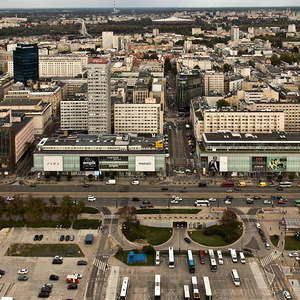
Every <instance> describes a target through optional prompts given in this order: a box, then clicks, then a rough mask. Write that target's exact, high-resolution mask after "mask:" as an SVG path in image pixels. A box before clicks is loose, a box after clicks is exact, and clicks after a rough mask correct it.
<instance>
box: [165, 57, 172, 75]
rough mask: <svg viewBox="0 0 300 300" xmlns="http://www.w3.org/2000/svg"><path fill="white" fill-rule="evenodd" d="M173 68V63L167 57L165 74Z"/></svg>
mask: <svg viewBox="0 0 300 300" xmlns="http://www.w3.org/2000/svg"><path fill="white" fill-rule="evenodd" d="M171 69H172V64H171V61H170V58H169V57H166V58H165V63H164V72H165V75H167V74H168V73H169V72H171Z"/></svg>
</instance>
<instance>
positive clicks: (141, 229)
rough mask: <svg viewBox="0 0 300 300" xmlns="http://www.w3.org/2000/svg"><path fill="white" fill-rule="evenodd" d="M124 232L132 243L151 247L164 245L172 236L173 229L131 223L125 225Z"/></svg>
mask: <svg viewBox="0 0 300 300" xmlns="http://www.w3.org/2000/svg"><path fill="white" fill-rule="evenodd" d="M122 232H123V234H124V235H125V237H126V238H127V239H128V240H129V241H131V242H142V243H149V244H150V245H160V244H163V243H165V242H166V241H168V240H169V239H170V238H171V236H172V229H171V228H162V227H150V226H144V225H140V224H139V223H129V222H125V223H123V226H122Z"/></svg>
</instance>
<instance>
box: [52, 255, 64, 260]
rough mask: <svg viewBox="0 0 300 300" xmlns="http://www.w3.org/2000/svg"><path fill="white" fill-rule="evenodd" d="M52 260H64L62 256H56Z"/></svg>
mask: <svg viewBox="0 0 300 300" xmlns="http://www.w3.org/2000/svg"><path fill="white" fill-rule="evenodd" d="M54 259H59V260H63V259H64V258H63V257H62V256H59V255H56V256H54Z"/></svg>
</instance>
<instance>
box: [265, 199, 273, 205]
mask: <svg viewBox="0 0 300 300" xmlns="http://www.w3.org/2000/svg"><path fill="white" fill-rule="evenodd" d="M264 204H273V201H272V200H269V199H266V200H264Z"/></svg>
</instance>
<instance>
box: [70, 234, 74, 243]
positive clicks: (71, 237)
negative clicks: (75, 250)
mask: <svg viewBox="0 0 300 300" xmlns="http://www.w3.org/2000/svg"><path fill="white" fill-rule="evenodd" d="M74 240H75V236H74V234H71V235H70V241H71V242H73V241H74Z"/></svg>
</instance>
